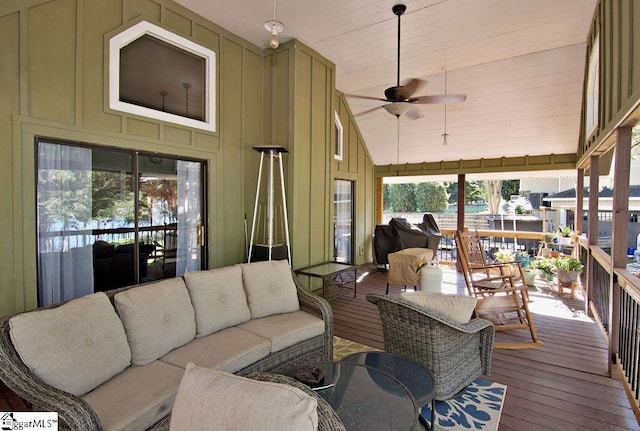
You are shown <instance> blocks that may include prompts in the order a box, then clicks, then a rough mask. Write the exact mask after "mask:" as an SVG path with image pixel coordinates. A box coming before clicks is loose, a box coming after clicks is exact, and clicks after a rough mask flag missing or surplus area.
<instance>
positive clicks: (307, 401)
mask: <svg viewBox="0 0 640 431" xmlns="http://www.w3.org/2000/svg"><path fill="white" fill-rule="evenodd" d="M317 406H318V402H317V401H316V399H315V398H313V397H312V396H310V395H308V394H305V393H304V392H303V391H301V390H300V389H298V388H294V387H293V386H289V385H286V384H279V383H271V382H261V381H256V380H251V379H248V378H245V377H240V376H236V375H234V374H229V373H226V372H224V371H216V370H211V369H208V368H202V367H197V366H194V365H193V364H188V365H187V368H186V369H185V372H184V376H183V377H182V381H181V382H180V386H179V388H178V395H176V400H175V402H174V404H173V410H172V412H171V424H170V428H169V429H170V431H192V430H253V429H259V430H261V431H307V430H308V431H315V430H317V429H318V413H317Z"/></svg>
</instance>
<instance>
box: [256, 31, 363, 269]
mask: <svg viewBox="0 0 640 431" xmlns="http://www.w3.org/2000/svg"><path fill="white" fill-rule="evenodd" d="M265 76H267V79H266V85H265V93H264V94H265V100H264V103H265V105H266V108H265V120H264V122H265V128H264V130H265V140H266V141H267V142H266V143H269V144H273V145H282V146H284V147H286V148H287V149H288V150H289V151H290V153H289V154H288V155H286V156H285V161H286V165H287V172H288V175H287V177H288V179H287V199H288V201H289V215H290V218H289V225H290V230H291V254H292V258H293V266H294V268H296V267H302V266H307V265H311V264H316V263H321V262H324V261H327V260H330V259H332V257H333V244H334V238H333V184H334V180H335V179H336V178H337V179H345V180H350V181H354V182H355V188H356V189H355V200H356V205H355V207H356V210H355V231H354V237H355V238H354V248H355V260H356V263H357V264H361V263H364V262H370V261H372V255H373V248H372V240H371V235H372V233H373V229H374V227H375V225H374V222H373V219H374V201H375V199H374V196H375V195H374V190H375V189H374V187H375V183H374V165H373V161H372V159H371V156H370V155H369V153H368V151H367V149H366V146H365V143H364V140H363V139H362V135H361V134H360V131H359V130H358V128H357V126H356V123H355V119H354V117H353V114H352V113H351V111H350V110H349V108H348V105H347V102H346V99H345V98H344V97H343V96H342V95H341V94H340V93H339V92H337V91H335V65H334V64H333V63H331V62H330V61H328V60H326V59H325V58H323V57H322V56H321V55H319V54H318V53H317V52H315V51H314V50H313V49H311V48H309V47H308V46H305V45H304V44H303V43H301V42H300V41H297V40H293V41H289V42H287V43H285V44H282V45H281V46H280V47H279V48H278V49H277V50H274V51H271V52H266V53H265ZM335 112H337V113H338V114H339V116H340V119H341V123H342V125H343V127H344V148H345V150H344V158H343V161H342V162H338V161H335V160H334V157H333V153H334V145H335V136H334V123H335V120H334V118H335V116H334V115H335Z"/></svg>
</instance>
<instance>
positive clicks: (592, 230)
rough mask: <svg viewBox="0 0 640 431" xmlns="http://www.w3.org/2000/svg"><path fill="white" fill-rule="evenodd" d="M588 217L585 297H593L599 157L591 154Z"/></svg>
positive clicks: (596, 240) (596, 241)
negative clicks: (593, 251)
mask: <svg viewBox="0 0 640 431" xmlns="http://www.w3.org/2000/svg"><path fill="white" fill-rule="evenodd" d="M589 170H590V172H589V217H588V218H587V240H588V241H589V257H588V259H587V273H586V280H587V298H592V297H593V289H594V280H595V278H594V275H593V274H594V264H595V262H594V261H593V255H592V254H591V247H592V246H595V245H598V190H599V187H600V184H599V179H600V158H599V157H598V156H591V160H590V162H589ZM584 305H585V307H586V310H585V311H586V312H587V314H590V309H589V301H588V300H587V301H585V303H584Z"/></svg>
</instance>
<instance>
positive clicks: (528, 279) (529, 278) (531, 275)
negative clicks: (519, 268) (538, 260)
mask: <svg viewBox="0 0 640 431" xmlns="http://www.w3.org/2000/svg"><path fill="white" fill-rule="evenodd" d="M535 279H536V273H535V271H524V282H525V283H526V285H527V286H533V285H535Z"/></svg>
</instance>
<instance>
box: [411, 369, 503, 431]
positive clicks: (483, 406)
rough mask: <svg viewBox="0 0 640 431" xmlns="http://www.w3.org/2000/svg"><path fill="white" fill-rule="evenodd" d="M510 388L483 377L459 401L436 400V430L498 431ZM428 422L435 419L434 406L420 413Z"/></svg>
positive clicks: (457, 399)
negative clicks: (432, 408) (432, 410)
mask: <svg viewBox="0 0 640 431" xmlns="http://www.w3.org/2000/svg"><path fill="white" fill-rule="evenodd" d="M506 392H507V387H506V386H505V385H502V384H500V383H496V382H492V381H490V380H487V379H483V378H482V377H479V378H477V379H476V380H475V381H474V382H473V383H471V384H470V385H469V386H468V387H467V389H466V390H465V391H464V392H462V393H461V394H460V395H458V396H457V397H455V398H451V399H449V400H446V401H436V418H435V426H434V427H433V431H452V430H455V431H463V430H464V431H468V430H482V431H496V430H497V429H498V424H499V423H500V414H501V412H502V406H503V403H504V397H505V394H506ZM420 414H421V415H422V417H423V418H424V419H426V420H427V422H429V421H430V420H431V406H424V407H422V410H421V411H420Z"/></svg>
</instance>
